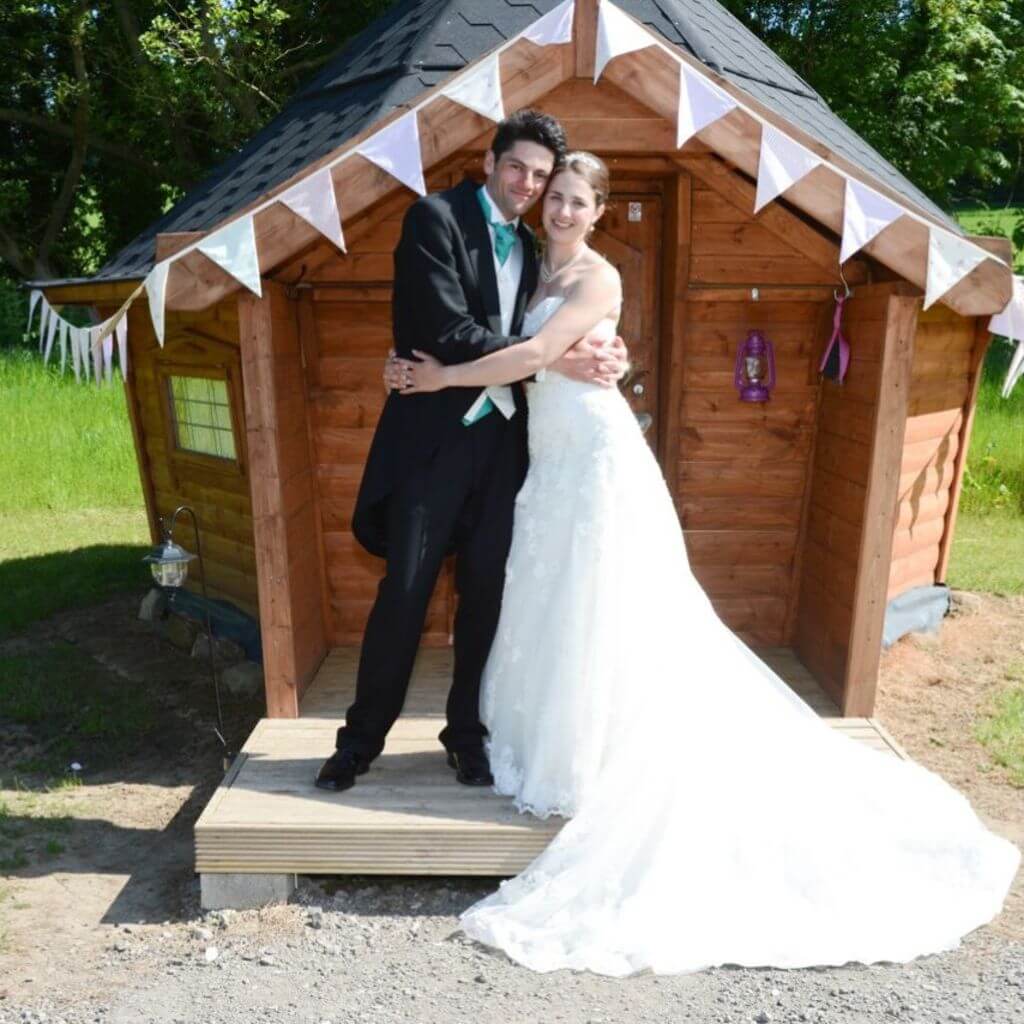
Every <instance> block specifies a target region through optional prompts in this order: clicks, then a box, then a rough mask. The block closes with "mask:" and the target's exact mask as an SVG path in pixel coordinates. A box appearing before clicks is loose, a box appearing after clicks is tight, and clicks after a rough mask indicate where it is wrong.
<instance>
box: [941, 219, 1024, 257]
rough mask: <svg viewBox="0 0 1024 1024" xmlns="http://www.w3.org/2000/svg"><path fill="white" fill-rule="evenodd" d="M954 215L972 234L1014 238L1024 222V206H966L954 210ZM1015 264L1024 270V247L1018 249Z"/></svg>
mask: <svg viewBox="0 0 1024 1024" xmlns="http://www.w3.org/2000/svg"><path fill="white" fill-rule="evenodd" d="M954 216H955V217H956V219H957V221H958V222H959V223H960V225H961V226H962V227H963V228H964V229H965V230H967V231H969V232H970V233H971V234H972V235H1002V236H1003V237H1005V238H1010V239H1012V238H1013V236H1014V231H1017V230H1020V225H1021V224H1022V223H1024V206H1003V207H995V208H986V207H982V206H975V207H965V208H964V209H962V210H956V211H954ZM1015 266H1016V269H1017V271H1018V272H1020V271H1024V247H1019V248H1018V249H1017V252H1016V259H1015Z"/></svg>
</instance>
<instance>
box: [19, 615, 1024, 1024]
mask: <svg viewBox="0 0 1024 1024" xmlns="http://www.w3.org/2000/svg"><path fill="white" fill-rule="evenodd" d="M136 602H137V598H136V597H135V596H128V597H124V598H119V599H117V600H115V601H112V602H109V603H107V604H106V605H103V606H101V607H99V608H95V609H87V610H84V611H79V612H74V613H68V614H66V615H63V616H59V617H57V618H55V619H54V620H51V621H50V622H48V623H45V624H41V625H40V626H39V627H37V628H36V629H34V630H33V631H32V633H31V635H29V636H27V637H24V638H20V639H18V640H17V641H8V643H7V644H6V645H0V655H2V654H5V653H10V652H11V651H12V650H32V649H35V648H38V647H39V645H45V644H47V643H52V642H55V641H56V640H61V641H62V642H70V643H73V644H75V645H76V646H77V648H78V649H80V650H82V651H84V652H86V653H88V654H89V655H90V656H91V657H93V658H95V659H98V660H99V661H100V662H101V663H102V664H103V665H105V666H106V668H107V670H108V671H110V672H111V673H113V674H115V675H116V676H117V677H118V678H120V679H121V680H123V682H124V685H133V686H148V687H152V688H153V689H154V691H155V692H156V693H157V695H158V696H159V699H160V702H161V703H160V707H161V718H160V722H159V725H158V729H157V731H156V733H155V734H154V735H151V736H149V737H147V738H146V739H145V742H144V743H142V744H141V745H140V747H139V749H138V750H137V751H136V752H135V753H134V754H133V756H132V757H131V758H129V759H127V760H126V761H125V762H124V763H121V764H117V765H109V766H107V767H105V768H104V769H103V770H102V771H100V772H98V773H96V774H95V775H93V776H87V778H86V780H85V784H84V785H82V786H78V787H69V788H63V789H60V790H58V791H56V792H51V793H44V794H39V793H33V792H31V791H29V792H25V791H18V790H14V789H12V788H11V787H10V779H11V772H10V767H11V765H13V764H15V763H18V761H19V759H23V758H24V756H25V753H26V750H29V752H30V748H31V743H32V738H31V735H30V734H28V733H27V732H26V731H24V730H10V731H5V732H4V740H5V743H4V744H3V746H2V747H0V775H2V776H3V778H4V779H5V780H6V781H5V785H6V786H7V787H8V788H7V789H5V790H2V791H0V800H3V801H5V802H6V804H7V807H8V811H9V813H8V818H7V821H8V823H10V822H11V821H12V820H13V821H14V822H15V824H17V823H18V822H19V821H21V822H22V823H23V824H25V827H26V828H29V829H31V828H32V827H35V826H37V825H38V838H36V837H35V836H34V834H33V833H31V831H30V832H29V838H28V839H27V840H26V844H27V846H28V849H29V863H27V864H26V865H24V866H22V867H19V868H17V869H15V870H12V871H9V873H8V876H7V877H6V879H5V880H3V881H0V890H2V892H0V928H2V932H0V936H2V938H0V941H2V947H0V1024H6V1022H7V1021H12V1022H13V1021H15V1020H17V1021H19V1022H20V1021H24V1020H29V1021H36V1020H41V1019H43V1018H40V1017H39V1014H40V1013H44V1014H46V1019H48V1020H49V1021H50V1022H51V1024H52V1022H54V1021H57V1020H65V1021H67V1022H68V1024H72V1022H77V1021H90V1022H92V1021H96V1020H104V1021H115V1020H116V1021H122V1020H123V1021H125V1022H128V1021H132V1022H135V1021H139V1020H154V1021H156V1020H159V1021H168V1022H171V1021H177V1020H180V1021H189V1022H190V1024H191V1022H192V1021H199V1020H202V1021H209V1022H213V1021H223V1022H225V1024H228V1022H231V1024H234V1022H236V1021H238V1022H240V1021H243V1020H244V1021H249V1020H255V1019H257V1018H259V1019H265V1020H268V1021H278V1020H280V1021H292V1020H303V1021H305V1020H309V1021H313V1022H314V1024H315V1022H318V1021H323V1020H329V1021H331V1022H332V1024H339V1022H340V1021H343V1020H344V1021H350V1020H351V1021H362V1020H366V1021H371V1020H372V1021H391V1020H394V1021H410V1020H411V1021H420V1020H422V1021H424V1022H426V1021H431V1022H433V1021H436V1020H439V1019H452V1020H469V1019H472V1020H474V1021H475V1022H485V1021H490V1020H495V1021H499V1020H500V1021H501V1022H502V1024H507V1022H508V1021H510V1020H517V1019H536V1018H538V1017H540V1016H545V1017H550V1019H553V1020H558V1019H562V1020H566V1021H572V1022H576V1024H584V1022H586V1021H588V1020H590V1021H594V1022H598V1021H603V1022H605V1024H607V1022H609V1021H615V1020H627V1019H628V1020H630V1021H633V1020H641V1019H649V1020H658V1021H661V1020H665V1021H668V1020H673V1021H674V1020H680V1019H684V1020H685V1019H694V1020H701V1021H704V1020H708V1021H740V1020H744V1021H745V1020H755V1019H758V1014H763V1015H766V1019H768V1020H793V1021H798V1020H799V1021H804V1020H806V1021H814V1022H825V1021H832V1020H836V1021H839V1020H842V1021H843V1024H850V1022H854V1021H860V1020H864V1021H868V1020H872V1021H875V1020H878V1019H882V1018H883V1017H888V1018H893V1019H897V1020H908V1021H910V1020H922V1021H923V1020H926V1019H927V1020H938V1019H944V1020H945V1019H948V1020H951V1021H955V1020H957V1019H960V1020H963V1021H972V1022H973V1021H975V1020H977V1021H979V1022H980V1021H985V1022H988V1021H1004V1020H1005V1021H1010V1020H1013V1019H1020V1016H1019V1015H1024V968H1022V965H1024V945H1022V943H1024V877H1018V881H1017V885H1016V888H1015V890H1014V892H1013V893H1012V895H1011V897H1010V899H1009V901H1008V903H1007V906H1006V909H1005V911H1004V913H1003V914H1002V915H1001V917H1000V918H999V919H998V920H997V921H996V922H994V923H993V924H991V925H989V926H988V927H986V928H984V929H980V930H979V931H978V932H976V933H974V934H973V935H972V936H970V937H969V938H968V940H967V941H966V942H965V945H964V948H963V949H961V950H958V951H956V952H954V953H950V954H945V955H943V956H941V957H932V958H926V959H925V960H923V961H919V962H917V963H915V964H913V965H907V966H905V967H893V968H871V969H863V968H860V969H858V968H845V969H843V970H841V971H826V972H815V971H807V972H763V971H713V972H704V973H702V974H701V975H697V976H689V977H687V978H680V979H653V978H646V979H635V980H631V981H629V982H625V983H621V984H616V983H611V982H608V981H606V980H604V979H597V978H591V977H589V976H586V977H584V978H582V979H580V978H576V977H573V976H568V977H566V976H563V975H555V976H550V977H544V978H541V977H538V976H535V975H529V974H527V973H526V972H523V971H519V970H517V969H516V968H514V967H512V966H511V965H510V964H508V963H507V962H506V961H504V960H503V959H502V958H497V957H494V956H491V955H489V954H487V953H485V952H482V951H480V950H479V949H477V948H475V947H472V946H471V945H468V944H466V943H464V942H463V941H462V940H460V939H459V938H458V937H456V936H455V935H454V930H455V922H456V918H457V914H458V912H459V911H460V910H461V909H462V908H463V907H465V906H466V905H468V904H469V903H470V902H472V901H473V900H474V899H476V898H478V897H479V896H480V895H481V894H482V893H483V892H485V891H488V889H489V887H490V886H491V884H492V883H490V882H489V881H486V880H484V881H471V880H455V879H451V880H418V881H417V880H380V879H346V880H340V881H338V882H336V883H335V884H334V886H333V888H331V887H329V888H328V889H324V888H322V887H321V886H319V885H317V884H315V883H313V882H311V881H307V882H306V883H305V884H304V886H303V888H302V889H301V890H300V894H299V899H298V900H297V901H296V902H295V903H293V904H291V905H289V906H284V907H276V908H270V909H268V910H265V911H263V912H248V913H245V914H239V915H228V916H227V918H220V917H216V918H214V919H210V918H206V919H203V918H202V916H201V914H200V910H199V905H198V884H197V880H196V878H195V876H194V875H193V873H192V869H191V864H192V826H193V824H194V822H195V819H196V818H197V817H198V815H199V813H200V811H201V810H202V808H203V806H205V803H206V802H207V800H208V799H209V796H210V795H211V793H212V792H213V789H214V788H215V786H216V784H217V782H218V780H219V778H220V777H221V770H220V761H219V755H220V751H219V746H218V744H217V742H216V740H215V739H214V738H213V737H212V735H211V732H210V726H211V724H212V722H213V720H214V719H213V714H212V708H213V706H212V700H211V695H210V693H209V681H208V678H207V676H206V673H205V671H204V669H203V667H202V665H197V664H196V663H195V662H194V661H192V660H191V659H190V658H188V657H186V656H185V655H183V654H181V653H179V652H178V651H176V650H174V649H173V648H171V647H170V646H169V645H168V644H167V643H166V642H165V641H162V640H159V639H157V638H155V637H154V636H153V635H152V633H151V632H150V630H149V627H148V626H145V625H143V624H140V623H137V622H135V621H134V618H133V613H134V609H135V606H136ZM973 605H974V608H975V610H974V611H973V613H971V614H961V615H958V616H956V617H952V618H950V619H948V620H947V621H946V623H945V624H944V626H943V629H942V631H941V634H940V636H939V637H938V638H934V639H933V638H928V637H915V638H910V639H907V640H905V641H903V642H901V643H900V644H898V645H897V646H896V648H895V649H894V650H892V651H890V652H888V653H886V654H885V656H884V658H883V670H882V682H881V689H880V695H879V701H878V717H879V718H880V719H881V720H882V721H883V723H884V724H885V725H886V727H887V728H888V729H889V730H890V731H891V732H892V733H893V734H894V735H895V737H896V738H897V739H898V740H899V741H900V742H901V743H902V744H903V746H904V747H905V748H906V749H907V751H908V752H909V753H910V755H911V756H912V757H914V758H915V759H916V760H918V761H919V762H921V763H922V764H924V765H926V766H927V767H929V768H931V769H933V770H935V771H937V772H938V773H939V774H941V775H942V776H943V777H944V778H946V779H947V780H948V781H950V782H951V783H952V784H953V785H955V786H956V787H957V788H958V789H960V790H961V791H962V792H964V793H965V794H966V795H967V796H968V797H969V798H970V800H971V801H972V803H973V804H974V806H975V807H976V809H977V810H978V811H979V813H980V814H981V815H982V816H983V817H984V818H985V820H986V821H987V822H988V823H989V824H990V826H991V827H993V828H994V829H996V830H997V831H999V832H1000V833H1002V834H1003V835H1006V836H1007V837H1009V838H1011V839H1012V840H1014V841H1015V842H1017V843H1018V845H1021V846H1024V791H1022V790H1020V789H1015V788H1013V787H1012V786H1010V785H1009V783H1008V781H1007V776H1006V773H1005V772H1004V771H1003V770H1002V769H998V768H993V767H992V766H991V763H990V761H989V759H988V756H987V754H986V753H985V751H984V749H983V748H982V747H981V745H980V744H979V743H978V742H977V740H976V739H975V738H974V733H973V729H974V723H975V721H976V719H977V716H978V714H979V712H980V710H982V709H984V708H986V707H987V706H988V704H989V702H990V701H991V700H992V698H993V697H994V695H995V694H996V693H997V692H998V691H999V690H1000V689H1001V688H1003V687H1005V686H1007V685H1008V684H1009V683H1010V681H1011V680H1014V679H1020V678H1021V677H1020V676H1018V675H1016V673H1018V672H1020V671H1021V667H1022V666H1024V643H1022V639H1021V638H1022V637H1024V628H1022V627H1024V600H1021V599H1002V598H995V597H989V596H982V597H978V598H977V599H976V600H975V601H974V602H973ZM258 713H259V707H258V703H256V702H244V701H243V702H240V703H234V704H231V705H230V706H229V715H230V720H231V725H232V728H233V729H234V730H235V733H236V735H239V736H244V735H245V734H246V732H247V729H248V727H249V725H250V724H251V723H252V722H253V721H254V720H255V718H256V717H257V716H258ZM11 812H13V813H11ZM44 819H51V820H56V821H60V820H63V819H70V822H69V823H68V824H67V825H66V831H65V832H62V833H60V837H61V838H60V846H62V847H63V849H62V850H61V851H60V852H57V853H52V854H48V853H47V852H46V849H45V843H46V842H48V840H47V838H46V837H47V836H48V835H50V833H48V832H47V831H46V828H45V827H43V826H42V825H39V824H38V823H39V822H40V821H42V820H44ZM309 904H315V905H318V906H322V907H323V909H324V914H323V915H322V916H320V915H316V914H313V915H311V914H310V912H309V911H308V910H307V905H309ZM210 949H212V950H214V952H213V953H208V952H207V951H208V950H210ZM262 961H266V962H265V963H264V962H262ZM558 979H561V980H558ZM253 982H255V985H254V984H253ZM156 993H159V995H157V994H156ZM773 993H774V994H773ZM968 996H969V997H970V998H969V999H968V998H967V997H968ZM541 998H542V999H543V1002H540V1001H535V1000H536V999H541ZM961 1003H963V1006H962V1007H961ZM933 1007H934V1015H932V1008H933ZM984 1007H990V1008H991V1011H990V1012H989V1011H985V1010H984ZM339 1008H340V1009H339ZM1015 1014H1016V1015H1018V1016H1016V1017H1015V1016H1014V1015H1015Z"/></svg>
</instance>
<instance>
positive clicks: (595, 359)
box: [551, 335, 629, 388]
mask: <svg viewBox="0 0 1024 1024" xmlns="http://www.w3.org/2000/svg"><path fill="white" fill-rule="evenodd" d="M628 368H629V352H628V351H627V350H626V343H625V342H624V341H623V340H622V338H619V337H616V338H615V340H614V341H608V340H607V339H605V338H603V337H601V336H600V335H598V336H597V337H594V338H593V339H592V338H591V337H590V336H589V335H588V336H587V337H585V338H582V339H580V340H579V341H577V342H576V344H575V345H573V347H572V348H571V349H569V351H568V352H566V353H565V355H564V356H562V358H561V359H559V360H558V361H557V362H555V363H552V364H551V369H552V370H557V371H558V372H559V373H560V374H562V375H563V376H565V377H571V378H572V379H573V380H579V381H584V382H585V383H589V384H601V385H603V386H604V387H609V388H611V387H614V386H615V385H616V384H617V383H618V382H619V381H620V380H621V379H622V378H623V377H624V376H625V374H626V370H627V369H628Z"/></svg>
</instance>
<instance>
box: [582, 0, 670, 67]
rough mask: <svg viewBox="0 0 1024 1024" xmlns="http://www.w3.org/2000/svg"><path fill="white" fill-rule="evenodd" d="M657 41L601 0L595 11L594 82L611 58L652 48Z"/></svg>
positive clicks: (607, 1)
mask: <svg viewBox="0 0 1024 1024" xmlns="http://www.w3.org/2000/svg"><path fill="white" fill-rule="evenodd" d="M656 42H657V40H656V39H655V38H654V36H652V35H651V33H650V32H648V31H647V29H646V28H644V26H643V25H641V24H640V23H639V22H637V21H634V20H633V19H632V18H631V17H630V16H629V15H628V14H626V12H625V11H622V10H620V9H619V8H618V7H616V6H615V4H613V3H611V0H601V4H600V6H599V7H598V9H597V53H596V54H595V56H594V81H595V82H596V81H597V80H598V79H599V78H600V77H601V73H602V72H603V71H604V69H605V66H606V65H607V64H608V61H610V60H611V59H612V58H613V57H620V56H621V55H622V54H624V53H633V52H634V51H635V50H645V49H646V48H647V47H648V46H654V44H655V43H656Z"/></svg>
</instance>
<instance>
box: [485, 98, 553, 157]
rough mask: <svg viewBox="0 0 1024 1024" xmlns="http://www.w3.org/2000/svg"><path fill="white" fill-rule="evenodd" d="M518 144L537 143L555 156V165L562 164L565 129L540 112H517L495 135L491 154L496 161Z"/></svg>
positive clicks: (502, 123) (549, 116)
mask: <svg viewBox="0 0 1024 1024" xmlns="http://www.w3.org/2000/svg"><path fill="white" fill-rule="evenodd" d="M517 142H536V143H537V145H538V146H543V147H544V148H545V149H550V150H551V152H552V153H554V154H555V163H561V161H562V158H563V157H564V156H565V152H566V148H567V147H566V142H565V129H564V128H563V127H562V126H561V124H559V122H558V120H557V119H556V118H554V117H552V116H551V115H550V114H542V113H541V112H540V111H539V110H517V111H516V112H515V113H514V114H511V115H510V116H509V117H506V118H505V120H504V121H502V122H501V124H499V125H498V130H497V131H496V132H495V133H494V141H493V142H492V143H491V152H492V153H493V154H494V159H495V160H500V159H501V154H502V153H505V152H507V151H508V150H510V149H511V148H512V147H513V146H514V145H515V144H516V143H517Z"/></svg>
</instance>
